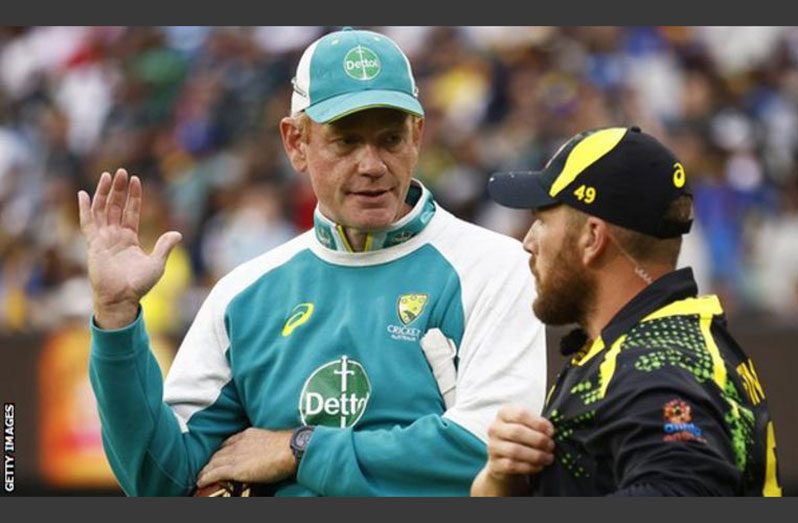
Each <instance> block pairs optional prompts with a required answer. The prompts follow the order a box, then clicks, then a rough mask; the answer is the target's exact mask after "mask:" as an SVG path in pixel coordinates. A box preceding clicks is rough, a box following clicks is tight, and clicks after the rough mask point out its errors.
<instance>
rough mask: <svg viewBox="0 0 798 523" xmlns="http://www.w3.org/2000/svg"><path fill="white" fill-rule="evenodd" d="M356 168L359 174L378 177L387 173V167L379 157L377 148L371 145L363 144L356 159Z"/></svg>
mask: <svg viewBox="0 0 798 523" xmlns="http://www.w3.org/2000/svg"><path fill="white" fill-rule="evenodd" d="M358 168H359V170H360V174H363V175H366V176H371V177H375V178H376V177H380V176H383V175H384V174H385V173H386V172H387V171H388V166H387V165H386V164H385V161H383V159H382V156H380V150H379V148H378V147H377V146H375V145H372V144H365V145H364V146H363V147H362V149H361V151H360V158H358Z"/></svg>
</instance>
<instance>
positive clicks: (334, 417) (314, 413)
mask: <svg viewBox="0 0 798 523" xmlns="http://www.w3.org/2000/svg"><path fill="white" fill-rule="evenodd" d="M370 397H371V382H370V381H369V377H368V374H367V373H366V369H365V368H363V365H361V364H360V362H358V361H355V360H352V359H349V357H348V356H341V357H340V358H339V359H337V360H334V361H331V362H329V363H325V364H324V365H322V366H321V367H318V368H317V369H316V370H314V371H313V373H311V375H310V377H308V379H307V381H305V386H304V387H303V388H302V393H301V394H300V396H299V416H300V418H301V419H302V423H303V424H305V425H323V426H325V427H339V428H342V429H344V428H347V427H351V426H353V425H354V424H355V423H357V422H358V421H359V420H360V418H361V417H363V413H364V412H365V411H366V407H367V406H368V402H369V398H370Z"/></svg>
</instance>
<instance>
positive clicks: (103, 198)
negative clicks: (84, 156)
mask: <svg viewBox="0 0 798 523" xmlns="http://www.w3.org/2000/svg"><path fill="white" fill-rule="evenodd" d="M110 192H111V175H110V174H109V173H108V172H104V173H102V175H101V176H100V181H99V182H97V189H96V190H95V191H94V198H92V202H91V212H92V215H93V216H94V221H95V223H97V224H98V225H105V224H106V223H108V220H107V217H106V215H105V204H106V202H107V201H108V194H109V193H110Z"/></svg>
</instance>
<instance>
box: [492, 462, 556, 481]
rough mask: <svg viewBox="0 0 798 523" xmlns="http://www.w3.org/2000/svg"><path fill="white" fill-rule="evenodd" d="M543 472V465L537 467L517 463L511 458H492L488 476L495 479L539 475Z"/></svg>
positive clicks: (525, 463) (530, 464)
mask: <svg viewBox="0 0 798 523" xmlns="http://www.w3.org/2000/svg"><path fill="white" fill-rule="evenodd" d="M541 470H543V465H535V464H532V463H527V462H525V461H516V460H512V459H509V458H498V459H493V458H491V459H490V460H488V474H490V475H491V476H493V477H502V476H508V475H513V474H537V473H538V472H540V471H541Z"/></svg>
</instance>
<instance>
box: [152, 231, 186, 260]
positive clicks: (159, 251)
mask: <svg viewBox="0 0 798 523" xmlns="http://www.w3.org/2000/svg"><path fill="white" fill-rule="evenodd" d="M182 239H183V235H182V234H180V233H179V232H177V231H169V232H165V233H163V234H162V235H161V237H160V238H158V241H157V242H156V243H155V248H154V249H153V250H152V255H153V256H155V257H156V258H158V259H159V260H161V262H162V263H164V264H165V263H166V259H167V258H168V257H169V253H170V252H172V249H174V248H175V245H177V244H178V243H180V240H182Z"/></svg>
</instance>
